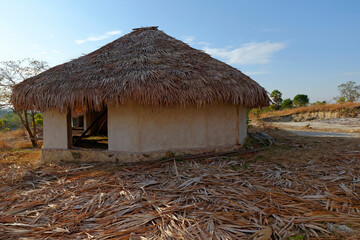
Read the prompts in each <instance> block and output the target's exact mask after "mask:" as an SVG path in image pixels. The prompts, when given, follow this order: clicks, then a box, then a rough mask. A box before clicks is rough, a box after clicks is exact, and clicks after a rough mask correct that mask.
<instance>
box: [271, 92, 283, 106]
mask: <svg viewBox="0 0 360 240" xmlns="http://www.w3.org/2000/svg"><path fill="white" fill-rule="evenodd" d="M270 97H271V98H272V100H273V102H274V104H275V108H276V109H279V108H280V106H281V102H282V101H283V100H282V98H281V97H282V93H281V92H280V91H279V90H277V89H275V90H274V91H272V93H271V94H270Z"/></svg>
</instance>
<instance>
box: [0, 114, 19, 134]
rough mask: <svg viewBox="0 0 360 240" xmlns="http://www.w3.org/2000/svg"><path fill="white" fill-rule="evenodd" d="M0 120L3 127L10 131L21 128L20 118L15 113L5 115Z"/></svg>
mask: <svg viewBox="0 0 360 240" xmlns="http://www.w3.org/2000/svg"><path fill="white" fill-rule="evenodd" d="M1 120H2V121H3V123H4V126H5V127H6V128H9V129H11V130H14V129H17V128H21V127H22V123H21V120H20V117H19V116H18V115H17V114H16V113H13V112H12V113H7V114H5V115H4V116H3V117H2V118H1Z"/></svg>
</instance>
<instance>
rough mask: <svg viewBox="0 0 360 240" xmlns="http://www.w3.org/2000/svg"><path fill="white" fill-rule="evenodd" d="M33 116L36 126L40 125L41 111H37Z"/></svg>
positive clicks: (41, 121)
mask: <svg viewBox="0 0 360 240" xmlns="http://www.w3.org/2000/svg"><path fill="white" fill-rule="evenodd" d="M34 118H35V124H36V125H37V126H42V125H43V115H42V114H41V113H38V114H36V115H35V116H34Z"/></svg>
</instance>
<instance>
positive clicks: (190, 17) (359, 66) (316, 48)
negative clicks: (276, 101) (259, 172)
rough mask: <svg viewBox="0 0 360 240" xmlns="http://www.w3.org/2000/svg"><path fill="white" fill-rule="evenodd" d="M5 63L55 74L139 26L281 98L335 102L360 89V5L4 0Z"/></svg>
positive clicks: (0, 11)
mask: <svg viewBox="0 0 360 240" xmlns="http://www.w3.org/2000/svg"><path fill="white" fill-rule="evenodd" d="M0 6H1V7H0V61H6V60H14V59H22V58H25V57H31V58H35V59H39V60H45V61H47V62H48V63H49V65H50V66H55V65H57V64H60V63H63V62H66V61H69V60H71V59H74V58H77V57H79V56H81V55H82V54H87V53H89V52H91V51H93V50H96V49H97V48H99V47H101V46H103V45H105V44H107V43H109V42H111V41H112V40H114V39H116V38H118V37H121V36H122V35H124V34H126V33H129V32H131V30H132V28H136V27H141V26H159V29H160V30H163V31H165V32H166V33H167V34H169V35H171V36H173V37H175V38H177V39H180V40H183V41H185V42H187V43H188V44H190V45H191V46H192V47H194V48H197V49H201V50H204V51H206V52H208V53H209V54H211V55H212V56H214V57H215V58H218V59H220V60H222V61H224V62H227V63H229V64H230V65H232V66H234V67H236V68H238V69H240V70H241V71H243V72H244V73H246V74H248V75H249V76H251V77H252V78H253V79H254V80H256V81H257V82H259V83H260V84H261V85H262V86H264V87H265V88H266V89H267V90H268V91H269V92H271V91H272V90H274V89H279V90H280V91H281V92H282V93H283V97H284V98H288V97H289V98H293V97H294V96H295V95H296V94H298V93H303V94H308V95H309V97H310V101H311V102H314V101H317V100H326V101H329V100H332V98H333V97H334V96H336V95H338V92H337V86H338V85H339V84H341V83H343V82H346V81H350V80H351V81H355V82H357V83H358V84H359V83H360V46H359V44H360V14H359V13H360V1H357V0H354V1H351V0H347V1H340V0H339V1H335V0H316V1H314V0H301V1H300V0H298V1H294V0H283V1H280V0H274V1H272V0H264V1H257V0H252V1H250V0H249V1H241V0H239V1H210V0H208V1H195V0H192V1H187V0H181V1H174V0H167V1H157V0H154V1H149V0H147V1H136V0H133V1H120V0H118V1H110V0H101V1H100V0H98V1H91V0H87V1H84V0H61V1H60V0H51V1H50V0H47V1H45V0H27V1H25V0H16V1H15V0H8V1H5V0H0Z"/></svg>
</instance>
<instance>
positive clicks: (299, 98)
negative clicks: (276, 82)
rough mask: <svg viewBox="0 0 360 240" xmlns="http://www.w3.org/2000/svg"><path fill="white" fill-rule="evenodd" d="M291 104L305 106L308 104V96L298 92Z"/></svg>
mask: <svg viewBox="0 0 360 240" xmlns="http://www.w3.org/2000/svg"><path fill="white" fill-rule="evenodd" d="M293 104H294V105H295V106H297V107H302V106H306V105H308V104H309V97H308V95H305V94H298V95H296V96H295V97H294V101H293Z"/></svg>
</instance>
